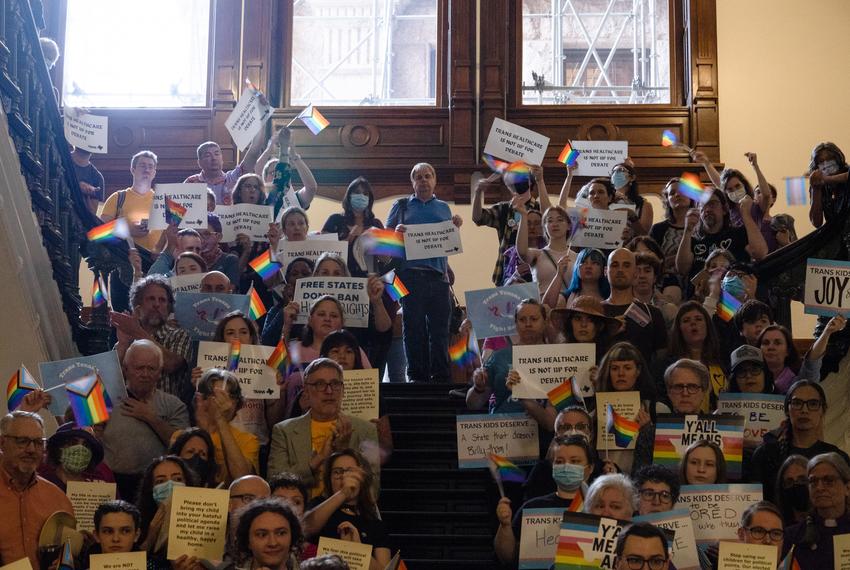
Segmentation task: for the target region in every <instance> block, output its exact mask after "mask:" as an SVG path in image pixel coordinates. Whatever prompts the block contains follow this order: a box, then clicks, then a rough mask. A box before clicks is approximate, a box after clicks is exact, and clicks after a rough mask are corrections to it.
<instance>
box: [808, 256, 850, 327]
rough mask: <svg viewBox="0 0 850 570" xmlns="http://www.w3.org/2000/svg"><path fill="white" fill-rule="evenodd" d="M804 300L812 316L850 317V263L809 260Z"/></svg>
mask: <svg viewBox="0 0 850 570" xmlns="http://www.w3.org/2000/svg"><path fill="white" fill-rule="evenodd" d="M804 300H805V304H806V309H805V312H806V313H809V314H811V315H825V316H828V317H829V316H833V315H844V316H848V315H850V262H848V261H834V260H832V259H814V258H809V259H808V260H807V261H806V293H805V298H804Z"/></svg>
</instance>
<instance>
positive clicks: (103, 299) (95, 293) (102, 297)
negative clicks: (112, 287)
mask: <svg viewBox="0 0 850 570" xmlns="http://www.w3.org/2000/svg"><path fill="white" fill-rule="evenodd" d="M108 303H109V297H108V295H107V291H106V285H104V283H103V278H102V277H101V276H100V275H98V276H97V277H96V278H95V280H94V282H93V283H92V286H91V306H92V308H93V309H96V308H98V307H102V306H103V305H106V304H108Z"/></svg>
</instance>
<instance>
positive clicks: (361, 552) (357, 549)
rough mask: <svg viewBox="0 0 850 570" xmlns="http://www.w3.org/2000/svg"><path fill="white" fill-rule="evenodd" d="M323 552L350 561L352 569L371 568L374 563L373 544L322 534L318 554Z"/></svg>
mask: <svg viewBox="0 0 850 570" xmlns="http://www.w3.org/2000/svg"><path fill="white" fill-rule="evenodd" d="M323 554H336V555H338V556H339V557H340V558H342V559H343V560H345V561H346V562H347V563H348V567H349V568H350V569H351V570H369V565H370V564H371V563H372V545H371V544H361V543H359V542H352V541H350V540H340V539H338V538H329V537H327V536H320V537H319V546H318V548H317V550H316V556H322V555H323Z"/></svg>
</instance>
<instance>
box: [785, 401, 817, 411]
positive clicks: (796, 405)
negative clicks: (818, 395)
mask: <svg viewBox="0 0 850 570" xmlns="http://www.w3.org/2000/svg"><path fill="white" fill-rule="evenodd" d="M803 406H805V407H806V408H808V410H809V411H810V412H816V411H818V410H819V409H821V406H823V402H821V401H820V400H801V399H799V398H791V402H789V403H788V407H789V408H791V409H792V410H796V411H798V412H799V411H800V410H802V409H803Z"/></svg>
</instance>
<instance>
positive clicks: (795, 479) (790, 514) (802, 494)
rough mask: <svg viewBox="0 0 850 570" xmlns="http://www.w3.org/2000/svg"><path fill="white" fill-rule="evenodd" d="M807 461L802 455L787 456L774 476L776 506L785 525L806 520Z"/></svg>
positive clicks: (807, 508) (807, 509) (808, 503)
mask: <svg viewBox="0 0 850 570" xmlns="http://www.w3.org/2000/svg"><path fill="white" fill-rule="evenodd" d="M808 464H809V460H808V459H806V458H805V457H803V456H802V455H797V454H794V455H789V456H788V459H786V460H785V461H784V462H783V463H782V467H780V468H779V473H777V475H776V488H777V489H780V490H781V491H779V492H777V493H776V505H777V506H778V507H779V511H780V512H781V513H782V520H783V521H784V522H785V525H786V526H787V525H792V524H794V523H798V522H802V521H804V520H806V514H808V512H809V508H810V506H811V505H810V502H809V481H808V479H807V475H806V470H807V468H808Z"/></svg>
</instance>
